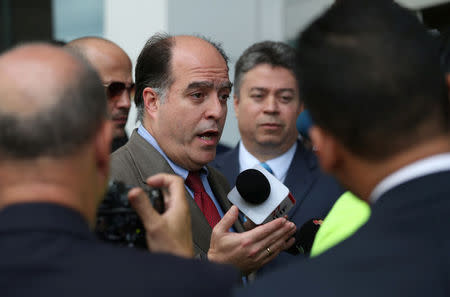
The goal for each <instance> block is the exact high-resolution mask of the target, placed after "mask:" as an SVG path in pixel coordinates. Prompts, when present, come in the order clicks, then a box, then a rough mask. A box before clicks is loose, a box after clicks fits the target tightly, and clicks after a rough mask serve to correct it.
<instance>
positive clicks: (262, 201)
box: [228, 165, 321, 255]
mask: <svg viewBox="0 0 450 297" xmlns="http://www.w3.org/2000/svg"><path fill="white" fill-rule="evenodd" d="M228 199H229V200H230V201H231V202H232V203H233V204H235V205H237V206H238V207H239V209H240V210H241V211H242V212H243V213H244V214H245V215H246V216H247V218H249V219H250V220H251V221H253V222H254V223H255V224H264V223H267V222H269V221H272V220H274V219H276V218H279V217H283V216H285V215H287V213H288V212H289V210H290V209H291V208H292V207H293V206H294V204H295V199H294V197H293V196H292V195H291V194H290V193H289V189H288V188H287V187H286V186H285V185H284V184H283V183H281V182H280V181H279V180H278V179H276V178H275V177H274V176H273V175H272V174H270V173H269V172H268V171H267V170H266V169H265V168H263V167H262V166H261V165H257V166H255V167H254V168H253V169H248V170H245V171H242V172H241V173H240V174H239V175H238V177H237V179H236V187H235V188H233V190H231V192H230V193H229V194H228ZM320 223H321V220H320V219H315V218H314V219H311V220H309V221H307V222H306V223H305V224H303V226H302V227H301V228H300V229H299V230H297V231H296V233H295V234H294V236H293V237H294V238H295V242H294V244H292V245H290V247H289V248H288V249H287V250H286V251H287V252H288V253H290V254H293V255H297V254H309V252H310V250H311V246H312V244H313V242H314V238H315V235H316V233H317V231H318V229H319V227H320Z"/></svg>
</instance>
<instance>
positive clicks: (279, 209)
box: [228, 164, 295, 225]
mask: <svg viewBox="0 0 450 297" xmlns="http://www.w3.org/2000/svg"><path fill="white" fill-rule="evenodd" d="M228 200H230V202H231V203H233V204H234V205H236V206H237V207H238V208H239V210H240V211H242V212H243V213H244V214H245V215H246V216H247V217H248V218H249V219H250V220H252V222H254V223H255V224H258V225H259V224H264V223H267V222H269V221H272V220H274V219H276V218H279V217H282V216H284V215H286V214H287V213H288V212H289V210H290V209H291V208H292V207H293V206H294V204H295V199H294V197H293V196H292V195H291V194H290V193H289V189H288V188H287V187H286V186H285V185H284V184H283V183H282V182H280V181H279V180H278V179H277V178H276V177H274V176H273V175H272V174H270V173H269V172H268V171H267V170H266V169H265V168H264V167H262V166H261V165H259V164H258V165H256V166H255V167H254V168H253V169H247V170H244V171H242V172H241V173H240V174H239V175H238V177H237V179H236V186H235V187H234V188H233V189H232V190H231V191H230V193H228Z"/></svg>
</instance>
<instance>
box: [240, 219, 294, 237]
mask: <svg viewBox="0 0 450 297" xmlns="http://www.w3.org/2000/svg"><path fill="white" fill-rule="evenodd" d="M286 223H288V221H287V220H286V219H285V218H278V219H276V220H273V221H271V222H269V223H266V224H264V225H259V226H258V227H256V228H254V229H252V230H250V231H247V233H248V235H249V236H250V238H251V239H252V241H253V242H257V241H260V240H263V239H264V238H267V237H268V236H270V235H271V234H272V233H273V232H275V231H277V230H278V229H280V228H282V227H283V226H284V225H285V224H286Z"/></svg>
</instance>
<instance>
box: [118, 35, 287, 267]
mask: <svg viewBox="0 0 450 297" xmlns="http://www.w3.org/2000/svg"><path fill="white" fill-rule="evenodd" d="M135 77H136V106H137V108H138V117H139V119H140V120H141V122H142V125H141V126H140V127H139V128H138V129H137V130H135V131H134V132H133V134H132V135H131V137H130V140H129V141H128V143H127V144H126V145H124V146H123V147H121V148H120V149H118V150H117V151H116V152H115V153H113V154H112V157H111V175H112V176H113V177H114V179H117V180H121V181H123V182H125V183H126V184H130V185H135V186H143V185H144V184H143V182H144V181H145V179H146V178H147V177H148V176H150V175H153V174H155V173H159V172H166V173H175V174H178V175H179V176H181V177H182V178H183V179H184V180H185V184H186V191H185V196H186V200H187V201H188V203H189V206H190V210H191V217H192V233H193V239H194V249H195V253H196V256H197V257H200V258H207V259H209V260H211V261H216V262H219V263H227V264H233V265H234V266H236V267H238V268H239V269H240V270H241V271H242V272H243V273H244V274H248V273H250V272H253V271H255V270H257V269H259V268H260V267H262V266H263V265H264V264H266V263H268V262H270V261H271V260H272V259H274V258H275V257H276V256H277V255H278V254H279V253H280V252H281V251H282V250H284V249H286V248H287V247H289V246H291V245H292V244H293V239H291V240H288V239H289V238H290V236H292V234H293V233H294V232H295V225H294V224H293V223H291V222H288V221H287V220H286V219H285V218H279V219H277V220H274V221H272V222H270V223H268V224H265V225H262V226H258V227H256V228H255V229H253V230H250V231H247V232H243V231H244V228H243V226H242V223H241V222H240V221H239V220H238V209H237V208H236V206H231V203H230V202H229V201H228V199H227V193H228V192H229V190H230V187H229V185H228V182H227V181H226V179H225V177H224V176H223V175H222V174H220V173H219V172H218V171H217V170H216V169H214V168H212V167H210V166H208V165H207V164H208V163H209V162H211V161H212V160H213V159H214V157H215V155H216V146H217V144H218V142H219V139H220V136H221V134H222V130H223V126H224V124H225V118H226V114H227V101H228V98H229V95H230V92H231V87H232V85H231V82H230V80H229V78H228V65H227V58H226V55H225V53H224V52H223V50H222V49H221V48H220V47H219V46H218V45H217V44H215V43H212V42H210V41H207V40H204V39H201V38H198V37H194V36H168V35H165V34H157V35H154V36H152V37H151V38H150V39H149V40H148V41H147V43H146V45H145V46H144V48H143V49H142V51H141V53H140V55H139V58H138V60H137V64H136V73H135ZM231 228H233V229H232V230H233V231H237V232H230V229H231Z"/></svg>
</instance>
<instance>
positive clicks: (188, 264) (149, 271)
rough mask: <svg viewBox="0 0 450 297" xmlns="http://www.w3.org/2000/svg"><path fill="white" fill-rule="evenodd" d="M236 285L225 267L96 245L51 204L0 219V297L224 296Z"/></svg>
mask: <svg viewBox="0 0 450 297" xmlns="http://www.w3.org/2000/svg"><path fill="white" fill-rule="evenodd" d="M178 275H182V277H177V276H178ZM238 277H239V276H238V273H237V271H235V270H234V269H233V268H231V267H228V266H219V265H215V264H212V263H208V262H207V261H199V260H187V259H182V258H177V257H174V256H170V255H165V254H152V253H150V252H147V251H142V250H138V249H134V248H125V247H118V246H113V245H110V244H107V243H103V242H100V241H97V239H96V238H95V237H94V236H93V234H92V233H91V232H90V230H89V227H88V225H87V223H86V222H85V220H84V219H83V218H82V216H81V215H80V214H79V213H78V212H76V211H74V210H71V209H68V208H65V207H61V206H58V205H56V204H47V203H26V204H16V205H13V206H9V207H6V208H5V209H3V210H1V211H0V296H2V297H12V296H45V297H51V296H66V297H70V296H74V297H75V296H76V297H79V296H86V297H87V296H92V297H99V296H108V297H114V296H117V297H119V296H120V297H123V296H133V297H137V296H195V297H198V296H208V297H209V296H227V295H229V293H230V288H231V286H232V284H233V283H235V282H237V281H238Z"/></svg>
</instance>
